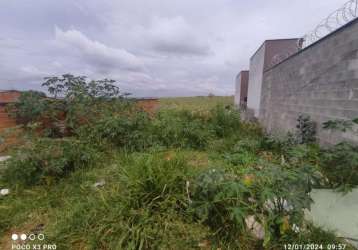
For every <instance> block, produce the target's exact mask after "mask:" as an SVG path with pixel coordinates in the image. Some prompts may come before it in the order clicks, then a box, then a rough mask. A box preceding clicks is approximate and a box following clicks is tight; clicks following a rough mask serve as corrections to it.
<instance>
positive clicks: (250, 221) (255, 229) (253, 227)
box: [245, 215, 265, 240]
mask: <svg viewBox="0 0 358 250" xmlns="http://www.w3.org/2000/svg"><path fill="white" fill-rule="evenodd" d="M245 223H246V227H247V228H248V230H249V231H250V232H251V233H252V235H253V236H255V237H256V238H257V239H259V240H263V239H264V238H265V229H264V227H263V226H262V225H261V224H260V223H259V222H258V221H257V220H256V219H255V216H253V215H250V216H247V217H246V218H245Z"/></svg>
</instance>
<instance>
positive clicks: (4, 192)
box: [0, 188, 10, 196]
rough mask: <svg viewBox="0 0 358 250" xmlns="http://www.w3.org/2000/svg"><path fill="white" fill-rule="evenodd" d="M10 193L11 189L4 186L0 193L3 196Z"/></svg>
mask: <svg viewBox="0 0 358 250" xmlns="http://www.w3.org/2000/svg"><path fill="white" fill-rule="evenodd" d="M9 193H10V190H9V189H8V188H3V189H1V190H0V195H1V196H5V195H8V194H9Z"/></svg>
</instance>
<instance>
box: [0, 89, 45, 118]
mask: <svg viewBox="0 0 358 250" xmlns="http://www.w3.org/2000/svg"><path fill="white" fill-rule="evenodd" d="M45 97H46V95H45V94H44V93H42V92H38V91H24V92H22V93H21V95H20V97H19V99H18V100H17V102H15V103H11V104H8V105H7V107H6V108H7V111H8V113H9V114H10V115H12V116H13V117H14V118H15V119H16V120H17V122H18V123H21V124H28V123H33V122H38V121H39V119H40V117H41V114H42V113H43V112H45V110H46V109H47V106H46V100H45Z"/></svg>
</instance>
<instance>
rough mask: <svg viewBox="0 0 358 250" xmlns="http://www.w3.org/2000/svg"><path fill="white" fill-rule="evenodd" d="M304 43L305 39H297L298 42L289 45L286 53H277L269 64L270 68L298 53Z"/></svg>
mask: <svg viewBox="0 0 358 250" xmlns="http://www.w3.org/2000/svg"><path fill="white" fill-rule="evenodd" d="M302 43H303V39H297V41H296V43H295V44H294V45H292V46H291V47H289V48H288V49H287V50H286V51H285V52H284V53H280V54H276V55H274V56H273V57H272V59H271V62H270V64H269V66H268V68H272V67H273V66H275V65H276V64H279V63H280V62H282V61H284V60H286V59H287V58H289V57H290V56H292V55H293V54H296V53H297V52H298V51H299V50H301V49H302Z"/></svg>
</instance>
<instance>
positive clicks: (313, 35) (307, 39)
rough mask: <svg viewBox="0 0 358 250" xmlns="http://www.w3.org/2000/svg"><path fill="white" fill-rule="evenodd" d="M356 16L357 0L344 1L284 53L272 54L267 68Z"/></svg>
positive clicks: (357, 13)
mask: <svg viewBox="0 0 358 250" xmlns="http://www.w3.org/2000/svg"><path fill="white" fill-rule="evenodd" d="M357 17H358V0H350V1H348V2H346V3H345V4H344V5H343V6H342V7H341V8H339V9H338V10H336V11H334V12H333V13H331V14H330V15H329V16H328V17H327V18H325V19H323V20H322V21H321V22H320V23H319V24H318V25H317V26H316V28H315V29H314V30H312V31H311V32H309V33H308V34H306V35H304V36H303V37H302V38H301V39H298V40H297V43H296V45H295V46H292V47H291V48H289V49H288V51H286V52H284V53H280V54H277V55H275V56H273V57H272V59H271V62H270V65H269V68H272V67H273V66H275V65H277V64H279V63H280V62H282V61H284V60H286V59H287V58H289V57H290V56H292V55H293V54H295V53H297V52H298V51H299V50H301V49H304V48H306V47H308V46H309V45H311V44H313V43H315V42H317V41H318V40H320V39H322V38H323V37H325V36H327V35H329V34H330V33H332V32H333V31H335V30H337V29H339V28H340V27H342V26H343V25H345V24H347V23H349V22H350V21H353V20H354V19H356V18H357Z"/></svg>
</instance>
